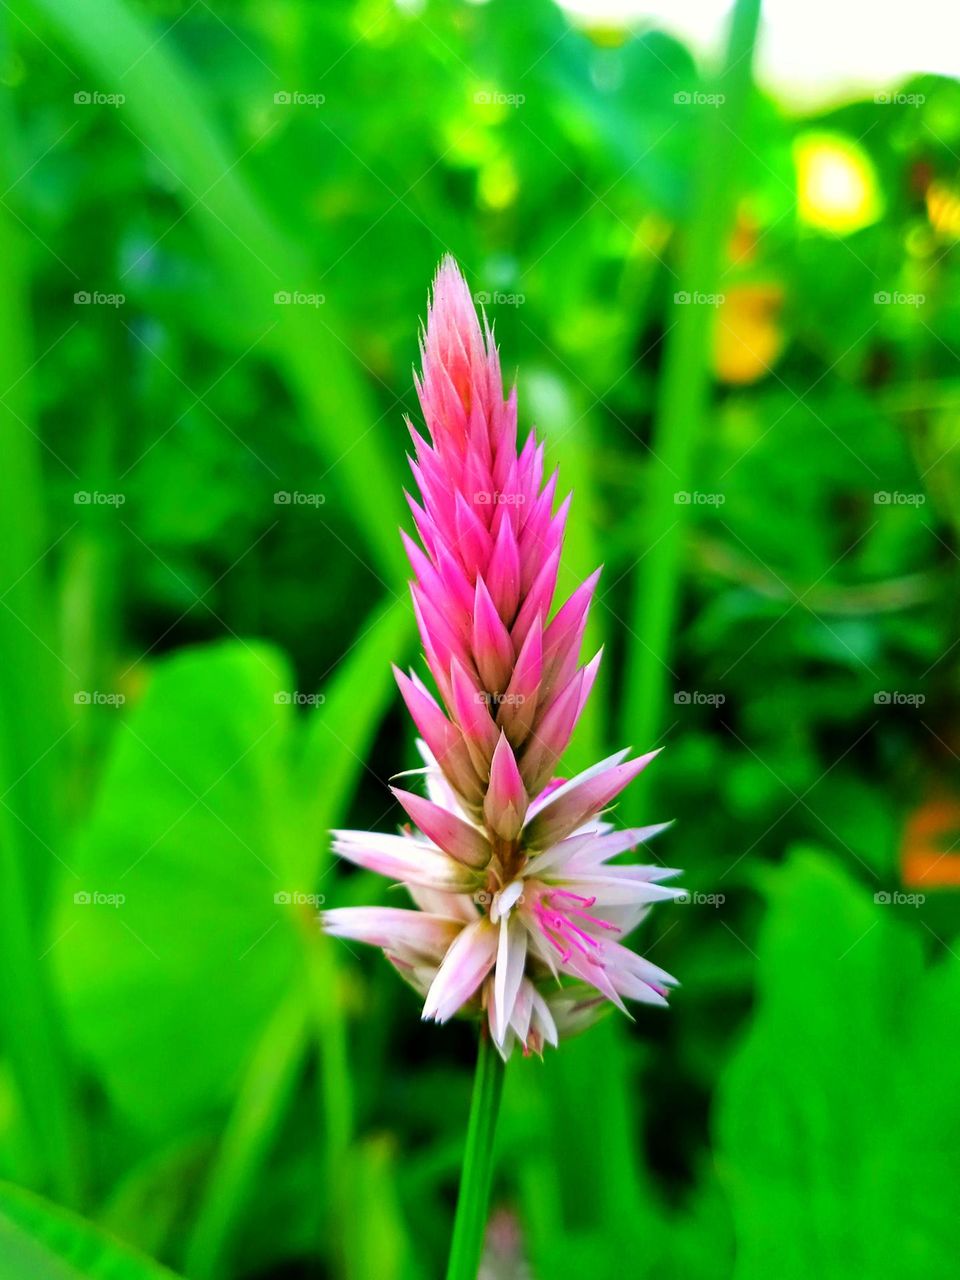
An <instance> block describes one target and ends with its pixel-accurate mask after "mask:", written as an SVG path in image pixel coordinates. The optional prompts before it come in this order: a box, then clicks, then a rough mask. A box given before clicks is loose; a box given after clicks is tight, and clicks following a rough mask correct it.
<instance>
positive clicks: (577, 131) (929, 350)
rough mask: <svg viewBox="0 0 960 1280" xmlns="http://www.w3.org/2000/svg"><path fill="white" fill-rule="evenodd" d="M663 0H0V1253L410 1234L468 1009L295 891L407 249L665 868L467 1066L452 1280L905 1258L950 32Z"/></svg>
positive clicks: (950, 1239)
mask: <svg viewBox="0 0 960 1280" xmlns="http://www.w3.org/2000/svg"><path fill="white" fill-rule="evenodd" d="M677 8H681V6H669V5H665V4H664V5H657V6H653V5H645V4H643V3H641V2H640V0H637V2H636V3H632V2H631V3H627V2H624V3H621V4H612V3H611V4H608V5H607V6H606V7H605V8H604V7H602V6H599V5H596V4H588V3H586V0H583V3H578V4H577V5H573V4H571V5H569V6H568V7H566V8H562V7H560V6H558V5H556V4H554V3H552V2H551V0H530V2H529V3H527V4H523V5H520V4H511V3H509V2H508V0H490V2H489V3H486V4H469V3H460V2H454V0H449V2H446V3H443V2H441V0H402V2H400V0H396V2H394V0H359V2H357V3H347V4H331V3H318V4H312V5H306V4H297V3H295V2H294V0H264V2H263V3H259V4H256V3H252V2H251V0H224V2H222V3H221V2H220V0H25V3H24V4H23V5H22V6H19V7H18V8H17V10H14V9H12V8H10V7H9V6H7V5H4V6H2V13H0V41H2V44H0V69H2V81H3V93H2V99H0V101H2V110H0V134H2V138H0V142H2V145H0V157H2V160H0V164H2V168H3V173H2V175H0V187H2V196H0V272H2V276H3V287H2V289H0V387H2V388H3V393H2V395H0V432H2V437H3V438H2V457H3V466H2V468H0V532H2V545H3V555H2V558H0V560H2V564H0V604H2V605H3V609H2V610H0V658H2V660H0V709H2V725H3V728H2V732H0V792H2V806H0V972H2V987H3V999H2V1004H0V1032H2V1042H3V1056H2V1060H0V1177H2V1183H0V1277H3V1280H6V1278H7V1277H12V1278H15V1280H21V1278H22V1277H31V1278H34V1277H40V1278H41V1280H75V1278H76V1277H78V1276H90V1277H110V1278H111V1280H159V1278H160V1277H161V1276H167V1277H169V1275H170V1273H171V1272H172V1273H173V1274H174V1275H180V1276H185V1277H189V1278H190V1280H218V1278H220V1280H226V1278H228V1277H230V1278H232V1277H236V1278H238V1280H239V1278H241V1277H242V1278H246V1277H255V1278H258V1280H301V1278H304V1280H305V1278H307V1277H324V1276H330V1277H346V1278H348V1280H367V1278H376V1280H393V1278H398V1280H401V1278H402V1280H406V1278H408V1277H409V1278H411V1280H432V1278H433V1277H436V1276H438V1275H440V1274H442V1270H443V1260H444V1257H445V1250H446V1247H447V1243H448V1236H449V1230H450V1224H451V1220H452V1209H453V1204H454V1197H455V1191H456V1182H457V1175H458V1168H459V1161H460V1156H461V1150H462V1143H463V1136H464V1129H465V1121H466V1115H467V1108H468V1099H469V1089H470V1080H471V1073H472V1066H473V1052H474V1031H473V1028H472V1027H470V1026H468V1025H466V1024H460V1023H458V1024H455V1025H452V1026H450V1027H447V1028H437V1027H433V1026H430V1027H425V1026H423V1025H421V1024H420V1022H419V1019H418V1006H417V1001H416V998H415V997H414V995H413V994H412V993H411V992H409V991H408V990H407V989H406V988H405V987H404V986H403V985H402V984H401V983H400V982H399V981H398V979H397V978H396V976H395V974H394V973H393V972H392V971H391V970H390V969H389V967H388V966H387V965H385V964H384V963H383V961H382V959H381V957H380V955H379V953H375V952H372V951H370V952H368V951H363V953H362V954H361V949H359V948H353V949H348V948H346V947H345V946H343V945H342V944H333V945H331V944H330V943H329V941H328V940H326V939H324V938H323V937H322V936H321V935H320V934H319V931H318V927H317V923H316V917H317V911H318V908H320V907H321V906H323V905H324V904H326V905H343V904H349V903H361V902H374V901H386V900H387V898H386V897H385V895H386V894H388V893H389V890H388V889H387V888H386V887H385V886H384V883H383V882H382V881H381V880H380V879H379V878H378V877H374V876H369V875H365V874H363V873H359V872H353V871H350V870H349V869H345V868H341V867H335V866H333V865H332V859H331V856H330V852H329V844H328V840H327V837H326V834H325V832H326V830H327V829H328V828H329V827H330V826H331V825H351V826H361V827H370V828H379V829H381V830H385V831H388V830H390V829H392V827H393V825H394V824H395V823H397V822H398V821H399V820H400V815H399V811H398V810H397V809H396V807H395V806H393V805H392V804H391V803H390V797H389V793H388V792H387V780H388V778H389V776H390V775H391V774H393V773H395V772H397V771H399V770H401V769H403V768H406V767H410V766H412V765H413V764H414V763H415V756H414V746H413V732H412V726H411V725H410V724H409V723H408V720H407V718H406V717H405V715H403V714H401V709H400V707H399V706H398V698H397V696H396V693H395V689H394V685H393V681H392V677H391V674H390V666H389V664H390V662H391V661H397V662H400V663H404V662H409V661H415V660H416V642H415V637H414V634H413V626H412V618H411V611H410V607H409V602H408V596H407V594H406V587H405V580H406V570H405V565H404V560H403V557H402V553H401V545H400V540H399V535H398V526H399V525H405V524H406V523H407V517H406V516H405V508H404V503H403V499H402V488H403V486H404V485H405V484H406V483H407V475H408V472H407V468H406V462H405V451H406V447H407V438H406V434H405V430H404V427H403V422H402V417H403V414H404V412H409V413H410V414H411V415H412V416H413V417H414V418H416V417H417V407H416V402H415V396H414V394H413V386H412V376H411V370H412V366H413V364H414V363H415V362H416V360H417V329H418V325H419V322H420V320H421V319H422V318H423V316H424V314H425V304H426V294H427V288H428V285H429V282H430V279H431V277H432V274H433V271H434V269H435V267H436V264H437V262H438V260H439V258H440V256H441V255H442V254H443V253H444V252H447V251H449V252H451V253H453V254H454V255H455V257H456V258H457V259H458V260H459V262H460V263H461V265H462V267H463V269H464V271H465V273H466V275H467V278H468V280H469V281H470V285H471V288H472V289H474V290H475V297H476V299H477V301H478V304H479V303H482V304H483V305H484V307H485V309H486V312H487V315H488V316H489V318H490V319H491V320H492V321H493V323H494V324H495V327H496V334H497V338H498V341H499V343H500V346H501V351H502V357H503V363H504V368H505V371H506V373H507V376H508V377H510V378H513V377H515V378H516V380H517V382H518V386H519V394H520V416H521V423H522V425H523V426H524V427H529V426H530V425H532V424H534V423H535V424H536V425H537V427H538V429H539V431H540V432H542V433H543V435H544V437H545V438H546V441H547V448H548V457H549V459H550V460H551V461H552V463H554V464H558V465H559V466H560V467H561V473H562V482H561V483H562V485H563V487H564V489H566V488H573V489H574V491H575V501H574V507H573V514H572V517H571V521H570V525H569V530H570V532H569V538H568V557H567V561H566V565H565V570H564V573H565V575H566V577H565V578H564V579H562V580H561V588H563V587H567V588H568V589H569V588H572V586H573V585H574V584H575V583H576V582H578V581H579V580H580V578H581V577H582V576H583V575H584V574H585V573H586V572H589V571H590V570H591V569H592V568H593V567H594V566H595V565H596V564H598V563H601V562H602V563H603V564H604V566H605V568H604V575H603V579H602V582H601V587H600V593H599V600H600V603H599V606H598V607H597V608H596V610H595V612H594V615H593V618H592V621H591V626H592V629H593V636H592V637H591V638H592V640H593V641H595V642H596V643H595V644H594V646H593V647H594V648H596V647H597V644H599V643H603V644H604V645H605V646H606V661H605V667H604V669H603V672H602V675H601V679H600V682H599V684H598V689H597V692H596V693H595V695H594V699H593V703H592V707H591V711H590V714H589V716H588V717H587V718H586V720H585V721H584V723H583V724H582V727H581V731H580V734H579V737H578V739H577V741H576V743H575V745H574V747H573V749H572V750H571V752H570V759H569V761H568V762H567V764H568V766H569V768H568V770H567V771H568V772H569V771H570V770H573V769H574V768H576V767H578V766H582V765H584V764H586V763H588V762H589V761H590V760H591V759H595V758H597V757H599V756H600V755H602V754H605V753H606V752H607V751H608V750H613V749H615V748H617V747H619V746H622V745H626V744H627V743H630V744H632V745H633V746H634V747H635V748H636V749H638V750H647V749H649V748H651V747H653V746H655V745H664V746H666V748H667V749H666V750H665V751H664V753H663V755H662V757H660V759H659V760H658V761H657V764H656V766H655V768H654V769H652V770H650V771H649V773H648V774H646V775H645V776H644V785H643V786H642V787H641V786H639V785H638V786H637V787H636V788H635V793H634V794H631V795H629V796H628V797H626V798H625V799H624V801H623V803H622V805H621V812H622V816H623V817H625V818H626V819H627V820H628V821H634V820H640V821H644V822H653V821H658V820H662V819H667V818H676V819H677V822H676V825H675V826H674V828H673V829H672V830H671V831H670V832H669V833H668V834H667V835H665V836H664V837H662V843H661V844H660V845H659V846H658V847H657V850H656V853H657V855H658V856H659V857H660V858H662V859H663V860H664V861H665V862H666V863H668V864H669V865H672V866H678V867H682V868H684V883H685V884H686V886H687V887H688V889H689V894H688V895H687V898H686V899H685V900H684V901H681V902H680V903H678V904H676V905H664V906H662V907H659V908H658V909H657V911H656V912H655V913H654V914H653V916H652V917H651V919H650V921H648V922H647V924H645V925H644V928H643V931H642V933H641V935H640V936H639V937H638V938H637V940H636V945H637V946H638V947H639V948H640V949H642V950H643V951H645V953H646V954H648V955H649V956H650V957H651V959H653V960H654V961H655V962H656V963H657V964H659V965H662V966H663V967H665V968H667V969H668V970H670V971H671V972H672V973H675V974H677V975H678V976H679V978H680V979H681V981H682V983H683V986H682V987H681V989H680V991H679V992H678V994H677V996H676V999H675V1000H674V1002H673V1007H672V1009H671V1010H670V1011H669V1012H668V1013H664V1012H662V1011H659V1010H655V1009H654V1010H651V1009H646V1008H640V1009H637V1010H636V1011H635V1015H636V1021H635V1022H632V1023H630V1022H628V1021H627V1020H626V1019H623V1018H622V1017H620V1016H619V1015H616V1014H615V1015H613V1016H612V1017H611V1018H608V1019H607V1020H606V1021H605V1022H604V1023H603V1024H602V1025H601V1026H599V1027H597V1028H595V1029H594V1030H593V1031H592V1032H590V1033H589V1034H587V1035H586V1036H584V1037H582V1038H581V1039H579V1040H575V1041H571V1042H569V1043H565V1044H564V1045H563V1046H562V1048H561V1050H560V1052H558V1053H550V1054H549V1056H548V1058H547V1060H546V1061H545V1062H543V1063H541V1062H539V1061H538V1060H536V1059H532V1060H529V1061H523V1060H520V1061H514V1062H512V1063H511V1065H510V1070H509V1072H508V1078H507V1086H506V1097H505V1105H504V1112H503V1115H502V1119H501V1127H500V1158H499V1171H498V1175H497V1180H496V1185H495V1188H494V1196H493V1210H492V1215H493V1216H492V1220H491V1226H490V1233H489V1240H488V1252H487V1258H486V1261H485V1264H484V1275H485V1276H486V1277H487V1278H488V1280H497V1278H504V1280H505V1278H507V1277H535V1278H546V1277H550V1278H551V1280H556V1278H559V1280H563V1278H564V1277H573V1276H576V1277H583V1276H589V1277H594V1276H596V1277H600V1276H609V1275H611V1274H615V1273H616V1274H621V1275H628V1276H631V1277H657V1278H665V1280H671V1278H673V1277H678V1278H679V1277H683V1278H684V1280H707V1278H712V1277H729V1276H733V1277H736V1278H737V1280H754V1278H755V1277H756V1278H757V1280H759V1278H760V1277H764V1280H766V1278H768V1277H770V1276H773V1275H776V1276H777V1277H779V1278H780V1280H790V1278H791V1277H801V1276H802V1277H809V1276H811V1275H812V1276H816V1277H825V1278H831V1277H860V1276H869V1277H880V1278H881V1280H883V1278H886V1277H890V1278H892V1280H898V1278H900V1277H914V1276H916V1277H921V1276H922V1277H925V1278H927V1280H929V1278H930V1277H939V1276H948V1275H952V1274H955V1252H956V1250H955V1224H956V1221H957V1218H958V1213H960V1203H958V1201H960V1178H958V1176H957V1175H958V1151H960V1093H958V1090H957V1088H956V1062H957V1048H958V1044H957V1033H956V1027H957V1013H958V1008H960V956H958V954H957V949H956V947H957V944H956V939H957V937H958V933H960V916H958V910H957V887H958V886H960V792H958V763H960V733H958V730H957V712H958V702H960V689H958V664H960V643H958V640H960V632H958V630H957V622H958V605H957V601H958V586H960V572H958V558H957V546H958V540H960V517H958V512H960V506H958V501H960V453H958V451H957V445H958V424H960V373H958V368H957V350H958V342H960V310H958V303H957V297H958V283H960V248H958V240H960V86H958V84H957V81H956V79H955V78H954V73H955V72H957V71H958V70H960V68H958V66H957V65H956V48H955V43H956V42H955V40H954V41H953V42H951V40H950V38H949V37H950V35H951V34H953V35H955V31H953V32H952V33H951V32H950V31H948V30H946V29H945V27H944V25H943V24H944V23H945V19H944V18H943V17H942V16H938V15H937V11H936V9H935V7H934V6H933V5H932V4H928V3H915V4H912V5H911V6H910V7H909V9H908V10H907V11H905V12H904V13H903V14H902V15H900V16H898V17H897V18H896V19H895V18H894V17H893V15H892V14H891V15H890V16H887V15H886V14H885V13H884V12H882V11H874V9H873V7H872V6H868V5H867V4H865V3H859V2H858V3H850V4H847V5H844V6H839V5H835V4H834V5H830V6H828V5H826V4H815V5H807V6H803V8H802V9H801V8H800V7H797V6H789V5H787V4H786V3H785V2H782V0H781V2H777V0H770V3H769V5H768V6H767V7H766V8H765V9H764V12H763V14H759V15H758V8H759V4H758V3H757V0H739V2H738V4H737V5H736V7H735V10H733V11H731V7H730V5H729V4H727V3H724V2H723V0H716V3H709V2H708V3H699V4H690V5H684V6H682V9H683V12H682V14H680V15H677V14H676V13H675V12H674V11H675V10H676V9H677ZM731 16H732V17H733V21H732V24H731V21H730V19H731ZM758 19H759V28H758ZM592 651H593V649H591V652H592ZM166 1268H169V1271H168V1270H166Z"/></svg>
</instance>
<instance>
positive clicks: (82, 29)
mask: <svg viewBox="0 0 960 1280" xmlns="http://www.w3.org/2000/svg"><path fill="white" fill-rule="evenodd" d="M31 3H32V5H33V7H34V8H35V9H36V10H38V11H39V12H41V13H42V14H43V15H44V16H45V17H46V18H47V20H48V21H49V22H50V24H51V25H52V26H53V28H54V30H56V31H57V33H58V34H59V35H60V37H61V38H62V39H63V40H64V41H65V42H66V43H67V44H68V45H69V46H70V47H71V48H72V49H74V50H75V51H76V52H77V53H78V54H79V55H80V56H81V57H82V58H83V59H84V60H85V62H86V64H87V66H88V67H89V69H90V71H91V72H92V73H93V74H94V75H95V76H96V77H97V78H98V80H99V81H100V82H102V83H103V84H104V85H109V86H111V91H117V90H119V89H121V88H122V90H123V92H124V94H125V96H126V101H125V103H124V104H123V108H122V110H123V121H124V123H125V124H126V125H127V128H128V129H130V130H131V132H133V134H134V135H135V136H136V138H137V139H138V141H139V142H140V143H141V145H142V146H143V147H144V148H145V149H146V150H147V151H148V152H151V153H152V154H153V156H154V157H156V158H157V159H159V160H160V162H161V164H162V165H163V166H164V168H165V169H166V170H167V171H168V172H169V173H170V174H171V175H172V176H173V177H174V178H175V180H176V183H177V186H178V189H179V192H180V196H181V199H182V200H183V202H184V204H185V206H186V211H185V213H184V217H190V218H193V219H194V220H195V221H196V223H197V226H198V228H199V230H200V231H201V232H202V234H203V235H204V236H205V238H206V240H207V243H208V244H209V247H210V251H211V254H212V256H213V258H214V261H215V262H216V263H217V264H218V266H219V269H220V271H221V272H222V275H223V278H224V281H225V282H226V284H227V286H228V289H227V293H228V294H229V297H228V299H227V300H226V301H225V306H227V307H229V309H230V320H231V323H233V322H235V321H236V318H237V315H236V313H235V308H237V307H238V306H239V308H240V311H239V314H240V315H241V316H242V317H243V318H244V319H245V322H246V325H247V327H248V329H249V332H250V340H251V343H252V342H258V343H259V342H261V341H262V343H263V346H264V348H265V349H267V350H269V351H272V353H273V355H274V357H275V359H276V360H277V362H278V364H279V366H280V368H281V370H282V371H283V372H284V373H285V375H286V378H287V381H288V382H289V384H290V386H291V388H292V389H293V391H294V393H295V394H296V395H297V396H298V397H299V399H300V402H301V405H302V408H303V411H304V418H305V420H306V422H307V423H308V425H309V427H310V428H311V429H315V430H316V431H317V433H318V439H317V443H318V445H319V447H320V449H321V451H322V453H323V454H324V456H325V458H326V460H327V462H328V464H329V466H330V467H331V468H332V467H334V466H335V467H336V468H337V473H338V475H337V483H338V487H340V486H342V488H343V489H344V490H345V492H346V495H347V501H345V502H344V503H343V510H344V511H345V513H347V514H348V516H349V517H351V518H353V519H354V520H355V521H356V522H357V524H358V526H359V528H360V531H361V533H362V534H363V536H364V538H365V539H366V542H367V545H368V547H369V549H370V551H371V553H372V555H373V556H374V559H375V561H376V563H377V565H378V566H379V568H380V571H381V572H382V573H383V574H384V576H385V577H386V579H387V581H388V582H397V581H401V580H402V575H403V573H404V571H405V570H404V561H403V556H402V551H401V548H400V543H399V541H398V540H397V537H396V528H397V524H398V523H399V521H400V519H401V516H402V511H401V502H400V497H399V494H400V491H401V490H400V485H399V483H398V482H397V477H396V475H395V471H394V468H393V466H392V465H391V464H390V462H389V457H390V455H389V453H388V452H387V451H385V450H383V449H380V448H379V447H378V430H377V427H376V425H375V424H376V421H377V418H378V416H379V415H378V413H377V412H376V409H375V405H374V401H373V399H372V397H371V396H370V394H369V392H368V391H367V387H366V384H365V382H364V380H363V378H362V377H360V376H359V375H358V373H357V371H356V368H355V366H354V364H353V363H352V362H351V361H350V359H349V352H348V348H347V346H346V343H345V342H344V341H343V340H342V339H341V338H340V337H339V336H338V335H339V334H344V333H346V326H345V325H343V324H342V323H341V322H340V321H339V320H338V319H337V317H336V316H335V315H334V313H333V308H332V306H331V305H330V304H329V303H327V304H326V305H325V306H324V308H323V310H324V318H323V319H321V318H320V314H319V309H318V308H316V307H307V306H293V305H288V306H277V305H275V303H274V294H275V293H276V292H277V291H283V290H287V291H290V290H295V289H304V290H305V289H307V288H308V286H309V282H310V280H311V279H312V278H313V276H314V272H313V269H312V265H311V263H310V262H309V260H307V259H306V258H305V257H304V256H302V255H301V254H300V252H299V250H297V249H296V248H295V246H294V245H292V244H291V243H290V242H289V241H287V240H286V239H284V237H283V236H281V235H280V234H279V233H278V231H277V229H276V228H275V226H274V225H273V223H272V222H271V219H270V217H269V216H268V214H267V212H266V211H265V210H264V208H263V207H262V206H261V204H260V202H259V201H258V199H257V197H256V196H255V194H254V193H253V191H252V190H251V189H250V187H249V186H248V184H247V183H246V182H245V181H244V179H243V178H242V177H241V174H240V172H239V168H238V166H239V163H240V161H239V160H238V158H237V157H235V156H231V155H230V153H229V152H228V150H227V148H226V146H225V145H224V142H223V140H222V138H221V137H220V135H219V132H218V131H217V129H216V128H215V126H214V124H213V122H212V121H211V119H210V118H209V115H208V113H207V112H206V111H205V110H204V106H203V101H202V97H201V94H200V93H199V91H198V88H197V86H196V85H195V84H194V82H193V80H192V78H191V76H190V74H189V72H188V71H187V69H186V68H185V67H184V66H183V65H182V64H181V63H180V61H179V60H178V59H177V57H176V56H175V54H174V53H173V52H172V49H171V42H170V41H169V40H163V39H162V38H160V37H158V35H157V33H156V31H155V30H154V29H153V28H152V27H150V26H148V25H147V24H146V23H144V22H142V21H141V20H140V19H139V18H138V17H137V16H136V15H135V14H134V13H132V12H131V10H130V9H129V8H128V7H127V6H126V5H124V4H123V3H121V0H31ZM240 159H242V157H240ZM345 423H346V424H348V432H345V430H344V424H345Z"/></svg>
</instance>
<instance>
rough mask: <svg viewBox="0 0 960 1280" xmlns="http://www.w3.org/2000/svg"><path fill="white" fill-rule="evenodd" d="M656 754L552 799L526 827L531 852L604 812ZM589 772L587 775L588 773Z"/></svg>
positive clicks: (573, 786) (565, 789)
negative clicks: (531, 848) (532, 849)
mask: <svg viewBox="0 0 960 1280" xmlns="http://www.w3.org/2000/svg"><path fill="white" fill-rule="evenodd" d="M657 755H659V751H649V752H648V753H647V754H646V755H644V756H639V757H638V758H637V759H636V760H628V761H626V762H625V763H624V764H616V765H614V766H612V768H609V769H606V770H604V771H603V772H601V773H598V774H596V775H594V776H591V777H583V776H582V775H581V778H580V779H579V780H576V779H575V780H574V782H573V783H568V784H566V786H564V787H561V788H560V790H559V791H557V792H556V793H555V794H554V795H552V796H551V797H550V799H549V801H548V802H547V804H545V805H544V806H543V808H542V809H541V810H540V811H539V812H538V813H537V814H536V816H535V817H534V818H533V819H532V820H531V822H530V823H529V824H528V826H527V828H526V830H525V832H524V835H525V837H526V839H527V841H528V842H529V843H530V845H531V846H532V847H533V848H535V849H545V848H548V847H549V846H550V845H552V844H556V842H557V841H558V840H562V839H563V837H564V836H566V835H569V834H570V832H571V831H575V830H576V828H577V827H579V826H581V825H582V824H583V823H584V822H586V821H587V819H588V818H590V817H592V816H593V815H595V814H597V813H599V812H600V811H601V810H602V809H605V808H606V806H607V805H608V804H610V802H611V801H612V800H614V799H615V798H616V797H617V796H618V795H619V794H620V792H621V791H622V790H623V789H624V787H625V786H627V784H628V783H630V782H632V781H633V779H634V778H635V777H636V776H637V774H639V773H640V772H641V770H643V769H645V768H646V767H647V765H648V764H649V763H650V761H651V760H652V759H653V758H654V757H655V756H657ZM588 772H589V771H588Z"/></svg>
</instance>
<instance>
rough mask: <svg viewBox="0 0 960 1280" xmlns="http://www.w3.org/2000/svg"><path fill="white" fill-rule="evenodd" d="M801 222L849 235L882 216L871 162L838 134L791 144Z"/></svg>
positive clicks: (813, 136)
mask: <svg viewBox="0 0 960 1280" xmlns="http://www.w3.org/2000/svg"><path fill="white" fill-rule="evenodd" d="M793 160H794V164H795V165H796V170H797V212H798V215H799V217H800V220H801V222H805V223H807V225H808V226H811V227H819V228H820V229H821V230H823V231H832V232H834V233H835V234H836V235H849V234H850V232H852V231H859V230H860V229H861V228H862V227H868V226H869V225H870V224H871V223H872V222H876V220H877V219H878V218H879V217H880V214H881V211H882V207H883V204H882V200H881V196H880V187H879V183H878V182H877V174H876V170H875V169H874V167H873V164H872V162H871V160H870V157H869V156H868V155H867V153H866V152H865V151H864V150H863V148H862V147H861V146H859V145H858V144H857V143H856V142H854V141H853V140H852V139H850V138H845V137H843V136H842V135H841V134H829V133H805V134H801V136H800V137H798V138H797V139H796V140H795V142H794V144H793Z"/></svg>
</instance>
